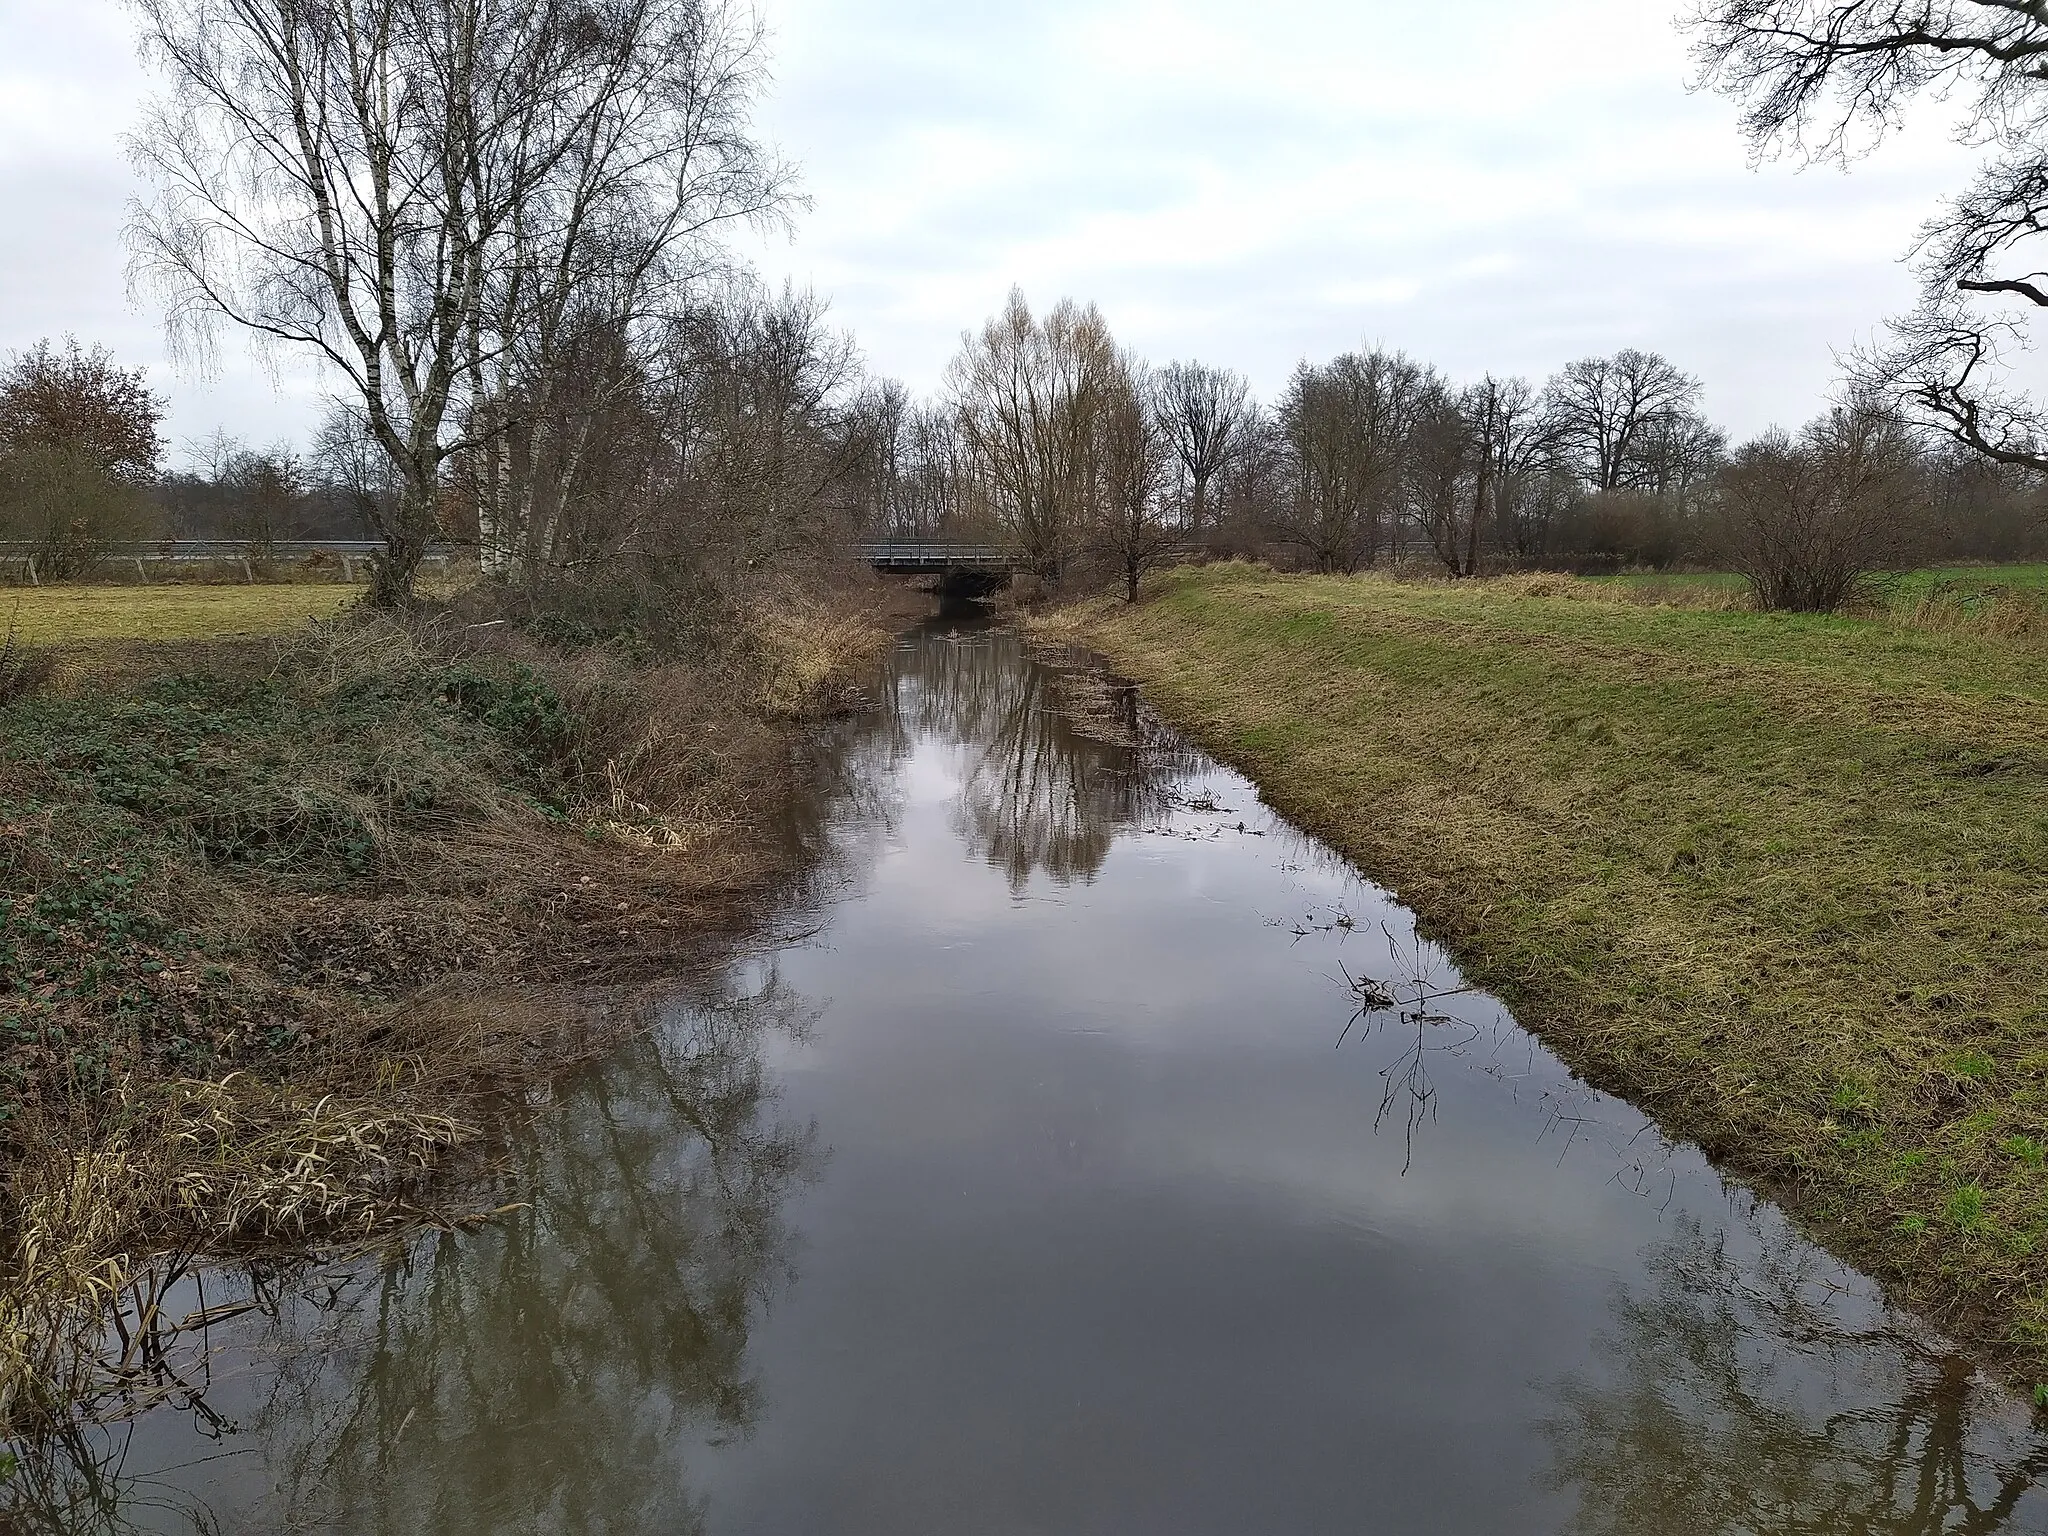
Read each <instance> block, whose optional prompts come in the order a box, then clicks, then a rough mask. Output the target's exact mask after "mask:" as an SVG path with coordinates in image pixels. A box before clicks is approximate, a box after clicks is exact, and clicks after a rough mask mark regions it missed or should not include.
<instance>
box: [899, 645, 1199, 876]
mask: <svg viewBox="0 0 2048 1536" xmlns="http://www.w3.org/2000/svg"><path fill="white" fill-rule="evenodd" d="M895 681H896V687H895V689H894V700H895V708H894V710H893V711H892V722H893V739H894V741H895V743H896V750H897V751H899V752H902V751H907V750H908V749H909V747H910V746H911V745H912V744H913V743H914V742H916V741H917V740H918V739H919V738H920V737H926V736H929V737H935V738H937V739H938V740H940V741H943V742H946V743H948V744H951V745H953V746H956V747H958V748H959V749H960V750H962V751H963V752H965V753H966V754H967V762H966V765H965V769H964V771H963V772H962V774H961V785H960V796H959V801H958V804H957V806H956V808H955V817H954V823H955V827H956V829H957V830H958V831H959V833H960V835H961V836H962V837H963V838H964V839H966V841H967V844H968V846H969V847H970V848H971V849H972V850H973V851H974V852H975V854H976V855H978V856H979V857H981V858H983V859H986V860H987V861H988V862H989V863H990V864H993V865H995V866H996V867H998V868H1000V869H1002V870H1003V871H1004V872H1005V874H1007V876H1008V877H1009V881H1010V886H1011V888H1012V889H1013V890H1019V891H1021V890H1022V889H1023V888H1024V886H1025V885H1026V884H1027V883H1028V882H1029V881H1030V879H1031V877H1032V875H1033V874H1034V873H1036V872H1038V871H1041V870H1042V871H1044V873H1046V874H1047V875H1049V876H1050V877H1051V878H1052V879H1054V880H1055V881H1057V882H1059V883H1061V884H1067V883H1069V882H1072V881H1076V880H1081V881H1085V880H1089V879H1092V878H1093V877H1094V875H1095V873H1096V872H1097V871H1098V870H1100V869H1101V867H1102V861H1103V860H1104V859H1105V858H1106V857H1108V854H1109V849H1110V845H1111V844H1112V843H1114V842H1115V841H1116V839H1117V837H1118V836H1119V835H1120V834H1122V833H1123V832H1125V831H1126V830H1128V829H1130V828H1132V827H1134V826H1140V825H1143V824H1144V823H1146V822H1148V821H1156V820H1158V819H1160V818H1161V817H1163V816H1164V814H1165V813H1166V811H1167V809H1168V807H1169V806H1170V805H1171V803H1172V789H1173V783H1174V780H1175V779H1176V777H1178V776H1180V775H1182V774H1184V773H1185V772H1186V771H1187V770H1188V768H1189V767H1190V765H1191V764H1192V763H1193V762H1194V761H1195V758H1194V755H1193V754H1192V753H1191V752H1190V751H1188V750H1187V749H1185V748H1183V747H1179V746H1177V745H1175V746H1169V745H1168V738H1166V737H1164V736H1163V735H1162V734H1161V733H1158V732H1156V731H1154V730H1153V729H1152V728H1151V727H1150V725H1149V722H1148V721H1147V720H1146V719H1145V718H1143V717H1142V716H1141V714H1140V711H1139V708H1138V703H1137V698H1136V695H1135V693H1131V692H1126V693H1124V694H1122V695H1121V696H1120V697H1119V698H1118V699H1117V701H1116V709H1117V711H1118V715H1117V716H1116V717H1115V718H1112V719H1109V720H1107V721H1100V722H1091V723H1090V724H1089V725H1088V726H1087V727H1086V728H1084V727H1083V726H1082V725H1081V724H1078V723H1077V719H1076V714H1075V711H1074V710H1073V708H1072V707H1071V702H1072V701H1071V699H1070V697H1069V696H1068V695H1067V694H1066V693H1065V692H1063V689H1062V683H1061V674H1060V673H1059V672H1057V671H1055V670H1054V669H1053V668H1052V667H1049V666H1046V665H1043V664H1041V663H1037V662H1034V661H1032V660H1031V659H1030V658H1028V657H1027V656H1026V655H1025V653H1024V649H1023V644H1022V642H1021V641H1020V640H1019V639H1018V638H1017V637H1016V636H1015V635H1012V634H1006V633H998V632H993V631H970V632H968V633H967V634H964V635H961V636H958V637H957V638H956V639H955V640H954V641H953V643H950V644H944V645H921V646H917V647H912V648H905V649H903V650H901V651H899V652H898V658H897V669H896V678H895ZM1102 725H1107V726H1108V727H1109V729H1108V730H1107V731H1105V730H1102V729H1100V728H1099V727H1100V726H1102ZM1112 738H1115V739H1112Z"/></svg>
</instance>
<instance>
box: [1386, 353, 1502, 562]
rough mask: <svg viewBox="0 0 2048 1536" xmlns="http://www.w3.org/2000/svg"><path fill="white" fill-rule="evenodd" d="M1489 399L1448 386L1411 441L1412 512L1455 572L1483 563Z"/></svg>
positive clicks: (1438, 554)
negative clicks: (1459, 392)
mask: <svg viewBox="0 0 2048 1536" xmlns="http://www.w3.org/2000/svg"><path fill="white" fill-rule="evenodd" d="M1489 426H1491V422H1490V421H1488V420H1487V418H1486V412H1485V404H1484V401H1483V399H1481V398H1475V397H1463V398H1461V397H1459V396H1457V395H1453V394H1452V393H1450V391H1448V390H1446V391H1444V392H1443V393H1442V394H1441V395H1439V396H1438V397H1437V398H1436V399H1435V400H1433V401H1431V402H1430V403H1429V405H1428V406H1427V407H1426V408H1425V409H1424V410H1423V412H1422V413H1421V418H1420V420H1418V421H1417V422H1416V425H1415V430H1414V433H1413V435H1412V437H1411V438H1410V440H1409V453H1408V466H1407V467H1408V474H1407V481H1408V515H1409V519H1410V520H1411V521H1412V522H1413V523H1414V524H1415V526H1416V528H1417V529H1419V530H1420V531H1421V533H1422V537H1423V542H1425V543H1426V544H1428V545H1429V547H1430V549H1431V550H1432V551H1433V552H1434V553H1435V555H1436V557H1437V559H1439V560H1441V561H1442V562H1443V564H1444V568H1445V569H1446V570H1448V571H1449V572H1450V573H1451V575H1453V576H1464V575H1467V574H1469V572H1468V571H1467V565H1468V562H1469V564H1470V565H1471V566H1472V568H1473V569H1475V570H1476V569H1477V566H1478V547H1477V546H1478V541H1479V527H1480V519H1481V508H1482V506H1483V505H1484V503H1485V500H1486V495H1487V490H1488V482H1489V480H1490V478H1491V475H1490V471H1491V470H1492V467H1493V464H1492V460H1493V447H1492V444H1491V443H1490V442H1488V441H1487V439H1486V431H1487V428H1488V427H1489Z"/></svg>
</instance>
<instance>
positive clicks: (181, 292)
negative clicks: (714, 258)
mask: <svg viewBox="0 0 2048 1536" xmlns="http://www.w3.org/2000/svg"><path fill="white" fill-rule="evenodd" d="M132 4H133V6H134V9H135V10H136V12H137V13H138V15H139V17H140V19H141V22H142V33H143V40H144V49H145V53H146V55H147V56H148V57H149V58H150V59H151V61H152V62H153V63H154V64H155V65H156V66H157V68H158V69H159V70H160V71H161V72H162V73H163V75H164V77H165V79H166V90H165V93H164V94H163V95H162V97H161V98H160V99H158V100H157V101H156V102H155V103H154V104H153V107H152V109H151V110H150V112H149V113H148V115H147V116H146V118H145V120H144V123H143V126H142V128H141V130H140V131H139V132H138V133H137V134H136V136H135V138H134V141H133V146H132V148H133V154H134V157H135V159H136V161H137V163H138V166H139V168H140V169H141V170H142V171H143V173H144V174H145V176H146V177H147V178H148V180H149V181H150V182H151V183H152V184H153V187H154V193H153V196H152V198H151V199H150V200H149V201H147V202H146V203H144V204H142V205H140V206H139V207H138V209H137V211H136V214H135V218H134V221H133V224H132V226H131V243H132V248H133V251H134V258H135V272H136V276H137V278H138V279H139V280H140V281H142V282H143V283H144V284H146V285H148V286H152V287H154V288H155V289H156V290H157V291H159V292H160V293H161V294H162V295H163V297H164V299H165V300H166V303H167V308H168V314H169V320H170V324H171V329H172V334H173V339H174V341H178V342H182V343H185V344H188V345H198V346H201V347H204V346H205V345H207V344H209V343H210V342H211V341H212V340H213V338H214V337H215V336H216V335H217V334H218V331H219V329H220V327H221V325H222V324H223V323H224V322H225V323H226V324H228V325H231V326H235V327H240V328H243V329H245V330H247V331H249V332H251V333H252V334H254V335H255V336H257V337H260V338H263V339H265V340H266V341H268V342H270V343H273V344H275V345H277V346H280V347H282V348H285V349H286V350H289V351H296V352H300V353H307V354H311V355H313V356H315V357H317V358H319V359H321V360H322V361H324V362H325V363H326V364H327V365H328V366H329V367H330V368H331V369H332V370H333V371H334V372H335V373H336V374H338V375H339V378H340V381H341V386H342V387H341V388H340V389H339V390H338V394H339V395H340V397H341V399H342V401H343V403H344V404H345V405H346V406H347V407H348V408H349V409H350V410H351V411H352V412H354V413H356V414H358V415H359V416H360V419H361V421H362V423H363V426H364V428H365V430H366V431H367V433H368V434H369V436H370V437H371V438H372V439H373V440H374V441H375V443H376V444H377V446H378V447H379V449H380V450H381V451H382V452H383V453H384V454H385V456H386V457H387V458H388V459H389V460H390V463H391V466H392V470H393V477H394V479H395V481H396V483H397V486H398V492H399V493H398V495H397V496H396V497H394V498H392V499H391V500H390V501H389V503H388V504H380V505H379V508H378V510H377V511H376V513H375V517H376V525H377V532H378V534H379V536H380V537H381V539H382V541H383V544H384V552H383V556H382V558H381V559H380V560H379V561H378V565H377V572H376V578H375V583H374V586H373V597H374V599H375V600H377V601H379V602H383V603H387V604H388V603H397V602H401V601H403V600H405V599H406V598H407V597H408V596H409V595H410V592H411V587H412V581H413V576H414V574H415V572H416V571H417V569H418V566H419V563H420V560H421V557H422V556H423V555H424V553H425V551H426V548H427V546H428V544H429V542H430V541H431V539H432V538H433V537H434V535H435V533H436V531H437V529H438V526H439V517H440V512H441V508H442V503H443V501H444V499H445V497H446V495H447V494H448V492H447V487H446V484H445V476H444V470H445V467H446V466H447V465H448V463H449V461H450V460H451V458H453V457H454V456H455V455H457V454H460V453H464V452H471V451H474V450H477V449H479V448H484V447H487V446H488V445H490V444H491V443H493V442H494V441H495V440H497V439H499V438H501V437H502V435H503V434H505V433H506V432H507V431H508V430H510V428H511V426H512V425H513V418H514V417H515V416H518V417H521V418H522V419H528V420H533V419H538V418H539V417H540V416H541V415H543V414H544V412H545V410H546V407H547V402H546V400H545V399H537V398H536V390H537V389H538V388H544V385H541V386H536V385H533V384H530V383H526V382H523V381H528V380H542V381H544V380H546V379H548V378H550V377H552V376H554V373H555V371H556V370H555V368H554V361H555V360H554V358H553V355H552V354H553V349H554V348H555V346H556V345H557V343H558V341H559V339H560V338H561V337H562V336H564V335H569V334H574V335H577V336H581V335H585V334H588V332H589V330H590V329H591V327H592V326H593V325H597V324H601V323H605V322H611V323H616V324H620V325H624V326H627V327H630V326H632V325H633V324H634V323H635V322H637V321H639V320H642V319H644V318H645V317H647V316H650V315H657V314H659V313H661V312H663V311H665V310H668V309H671V308H674V307H676V306H677V303H678V300H679V297H680V295H679V292H678V290H679V288H681V287H682V286H684V285H687V284H688V282H689V281H690V280H691V278H692V277H693V276H694V274H695V273H696V272H697V271H699V270H701V269H702V268H703V267H704V266H705V265H707V264H708V263H709V261H710V259H711V257H710V253H709V252H708V251H707V248H706V247H707V243H708V242H709V240H710V237H711V236H713V235H714V234H715V233H716V232H717V231H718V230H719V229H720V228H721V226H723V225H726V224H729V223H730V222H732V221H734V220H738V219H748V218H762V217H773V216H775V215H776V214H777V213H779V212H780V211H781V210H782V208H783V207H784V206H785V205H786V203H787V201H788V199H789V197H790V176H789V173H788V171H787V170H786V168H784V167H783V166H782V165H781V164H780V163H779V162H777V161H776V160H775V158H774V157H773V156H772V155H771V154H769V153H767V152H766V151H765V150H763V149H762V147H761V146H760V145H759V144H758V142H757V141H756V140H755V138H754V136H753V135H752V133H751V132H750V131H749V124H750V120H749V109H750V107H751V104H752V102H753V100H754V98H755V96H756V94H757V92H758V88H759V86H760V83H761V80H762V69H763V53H762V35H761V32H760V29H759V26H758V24H757V23H756V22H755V21H754V20H753V19H752V18H751V16H750V15H749V14H748V13H744V12H742V11H741V10H740V9H738V8H737V6H734V5H731V4H728V3H727V0H527V3H523V4H517V5H508V4H503V3H501V0H132ZM515 402H516V403H515ZM502 478H503V477H502V476H501V480H502ZM497 490H498V491H499V492H500V493H502V494H503V495H504V496H505V497H506V498H510V497H511V495H512V493H511V490H510V488H509V487H508V486H506V485H504V484H502V483H500V484H499V485H498V487H497ZM479 510H480V512H481V513H482V514H483V517H482V520H483V522H484V524H485V531H486V534H487V535H488V533H489V531H490V527H489V525H490V520H491V516H492V515H493V513H494V512H496V511H499V510H501V509H500V508H499V507H498V506H497V505H496V504H495V503H494V504H491V505H487V506H485V507H483V508H480V509H479Z"/></svg>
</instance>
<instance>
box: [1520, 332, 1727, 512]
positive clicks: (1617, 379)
mask: <svg viewBox="0 0 2048 1536" xmlns="http://www.w3.org/2000/svg"><path fill="white" fill-rule="evenodd" d="M1699 395H1700V383H1699V380H1697V379H1695V378H1693V377H1692V376H1690V375H1689V374H1685V373H1682V372H1680V371H1679V370H1678V369H1677V368H1675V367H1673V366H1672V364H1671V363H1670V362H1669V361H1668V360H1666V359H1665V358H1663V357H1660V356H1658V355H1657V354H1656V353H1654V352H1639V351H1637V350H1636V349H1634V348H1633V347H1630V348H1625V349H1624V350H1622V351H1620V352H1617V353H1615V354H1614V356H1612V357H1588V358H1582V359H1580V360H1579V361H1578V362H1576V363H1571V364H1568V365H1567V366H1566V367H1565V368H1564V369H1563V370H1561V371H1560V372H1559V373H1558V375H1557V376H1556V377H1555V378H1553V379H1552V380H1551V381H1550V382H1549V383H1548V384H1547V385H1545V386H1544V399H1545V404H1546V408H1547V409H1548V411H1549V415H1550V430H1551V434H1552V439H1553V442H1554V444H1555V447H1556V450H1557V452H1558V453H1559V454H1560V455H1561V456H1562V457H1563V459H1564V460H1565V462H1566V463H1568V464H1569V465H1570V466H1571V468H1572V469H1573V470H1574V471H1575V472H1576V473H1577V474H1578V475H1579V476H1580V478H1581V479H1583V480H1584V481H1585V482H1586V484H1587V485H1588V486H1590V487H1591V488H1592V489H1594V490H1596V491H1620V490H1639V489H1642V488H1643V482H1644V480H1645V479H1646V478H1647V468H1646V464H1645V454H1646V452H1647V450H1648V448H1649V447H1650V444H1651V442H1652V441H1653V439H1655V438H1656V437H1657V435H1658V434H1659V433H1660V431H1661V430H1663V429H1664V427H1665V426H1666V424H1668V423H1669V422H1670V421H1672V420H1673V419H1674V418H1676V417H1680V416H1685V415H1689V414H1691V413H1692V412H1693V410H1694V408H1695V406H1696V405H1697V403H1698V401H1699Z"/></svg>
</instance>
